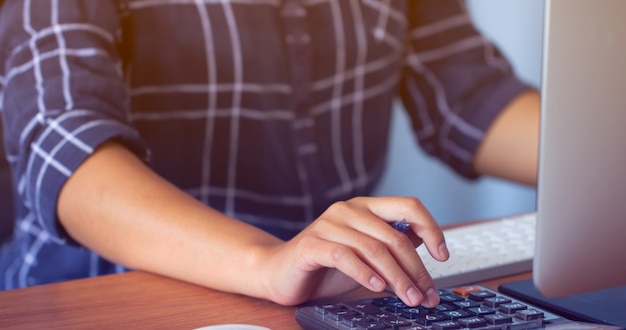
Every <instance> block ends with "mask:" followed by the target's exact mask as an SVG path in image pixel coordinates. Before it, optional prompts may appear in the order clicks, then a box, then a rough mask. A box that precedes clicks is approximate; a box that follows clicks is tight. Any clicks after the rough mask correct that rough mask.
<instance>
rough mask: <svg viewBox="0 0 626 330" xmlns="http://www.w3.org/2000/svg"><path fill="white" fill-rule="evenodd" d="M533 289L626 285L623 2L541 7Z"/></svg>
mask: <svg viewBox="0 0 626 330" xmlns="http://www.w3.org/2000/svg"><path fill="white" fill-rule="evenodd" d="M545 9H546V10H545V12H544V14H545V20H544V24H545V25H544V30H545V32H544V49H543V72H542V86H541V89H542V115H541V125H542V127H541V138H540V141H541V142H540V143H541V145H540V156H539V177H538V189H537V238H536V244H537V245H536V252H535V258H534V262H533V278H534V281H535V286H536V287H537V288H538V289H539V291H541V292H542V293H543V294H544V295H546V296H549V297H559V296H564V295H571V294H576V293H582V292H587V291H591V290H597V289H603V288H608V287H614V286H619V285H625V284H626V16H625V15H626V1H625V0H593V1H591V0H548V1H546V8H545Z"/></svg>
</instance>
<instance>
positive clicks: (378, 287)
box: [370, 276, 385, 291]
mask: <svg viewBox="0 0 626 330" xmlns="http://www.w3.org/2000/svg"><path fill="white" fill-rule="evenodd" d="M370 287H371V288H372V290H373V291H382V290H384V289H385V283H384V282H383V281H382V280H381V279H380V278H378V277H377V276H372V277H370Z"/></svg>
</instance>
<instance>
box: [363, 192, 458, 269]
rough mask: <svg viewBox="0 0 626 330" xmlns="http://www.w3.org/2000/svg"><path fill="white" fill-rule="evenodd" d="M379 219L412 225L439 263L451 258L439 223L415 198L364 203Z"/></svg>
mask: <svg viewBox="0 0 626 330" xmlns="http://www.w3.org/2000/svg"><path fill="white" fill-rule="evenodd" d="M364 202H366V203H367V207H369V209H370V210H371V211H372V212H373V213H374V214H376V215H377V216H378V217H380V218H382V219H385V220H387V221H395V220H398V219H402V220H405V221H407V222H409V223H410V226H411V231H412V232H413V233H415V235H416V236H417V237H419V238H420V239H421V241H422V242H424V245H425V246H426V249H427V250H428V252H429V253H430V254H431V255H432V256H433V258H435V259H437V260H439V261H445V260H447V259H448V258H449V257H450V253H449V251H448V248H447V246H446V242H445V237H444V235H443V231H442V230H441V227H439V225H438V224H437V221H436V220H435V219H434V218H433V216H432V215H431V214H430V212H428V210H427V209H426V207H424V205H423V204H422V203H421V202H420V200H419V199H417V198H415V197H378V198H371V197H369V200H367V201H364Z"/></svg>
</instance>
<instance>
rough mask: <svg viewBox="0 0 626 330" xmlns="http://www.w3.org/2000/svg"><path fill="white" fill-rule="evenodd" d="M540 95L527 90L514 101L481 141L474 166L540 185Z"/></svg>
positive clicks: (491, 173)
mask: <svg viewBox="0 0 626 330" xmlns="http://www.w3.org/2000/svg"><path fill="white" fill-rule="evenodd" d="M539 120H540V97H539V94H538V93H537V92H526V93H523V94H521V95H519V96H518V97H516V98H515V99H513V101H511V102H510V103H509V104H508V105H507V107H506V108H505V109H504V110H503V112H502V113H501V114H500V116H499V117H498V118H497V119H496V121H495V122H494V124H493V125H492V126H491V128H490V129H489V131H488V132H487V133H486V136H485V139H484V140H483V142H482V143H481V145H480V147H479V149H478V151H477V153H476V158H475V160H474V168H475V169H476V171H477V172H479V173H481V174H487V175H491V176H495V177H499V178H503V179H507V180H511V181H515V182H519V183H523V184H526V185H531V186H534V185H536V184H537V161H538V157H539Z"/></svg>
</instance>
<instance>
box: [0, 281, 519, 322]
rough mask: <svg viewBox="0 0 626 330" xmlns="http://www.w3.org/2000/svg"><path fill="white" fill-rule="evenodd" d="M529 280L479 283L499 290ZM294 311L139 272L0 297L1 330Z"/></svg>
mask: <svg viewBox="0 0 626 330" xmlns="http://www.w3.org/2000/svg"><path fill="white" fill-rule="evenodd" d="M530 276H531V274H530V273H527V274H520V275H516V276H511V277H506V278H501V279H496V280H492V281H487V282H482V283H480V284H482V285H485V286H486V287H489V288H492V289H495V288H497V286H498V285H499V284H500V283H503V282H508V281H513V280H520V279H526V278H530ZM368 296H372V293H370V292H368V291H366V290H363V289H361V290H356V291H355V292H352V293H350V294H347V295H343V296H341V297H338V299H340V300H350V299H358V298H363V297H368ZM295 309H296V308H295V307H284V306H279V305H276V304H274V303H271V302H268V301H264V300H259V299H254V298H249V297H244V296H239V295H233V294H227V293H223V292H219V291H214V290H210V289H206V288H203V287H199V286H195V285H191V284H187V283H184V282H180V281H176V280H172V279H168V278H165V277H161V276H157V275H153V274H149V273H145V272H139V271H134V272H129V273H124V274H117V275H107V276H101V277H95V278H89V279H81V280H75V281H68V282H63V283H58V284H49V285H42V286H35V287H31V288H27V289H17V290H9V291H3V292H0V328H11V329H40V328H46V329H50V328H63V329H66V328H96V327H97V328H104V329H110V328H115V329H119V328H123V329H128V328H131V329H137V328H168V329H172V328H174V329H193V328H198V327H202V326H207V325H212V324H222V323H247V324H258V325H263V326H265V327H269V328H271V329H298V325H297V323H296V321H295V318H294V312H295Z"/></svg>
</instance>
